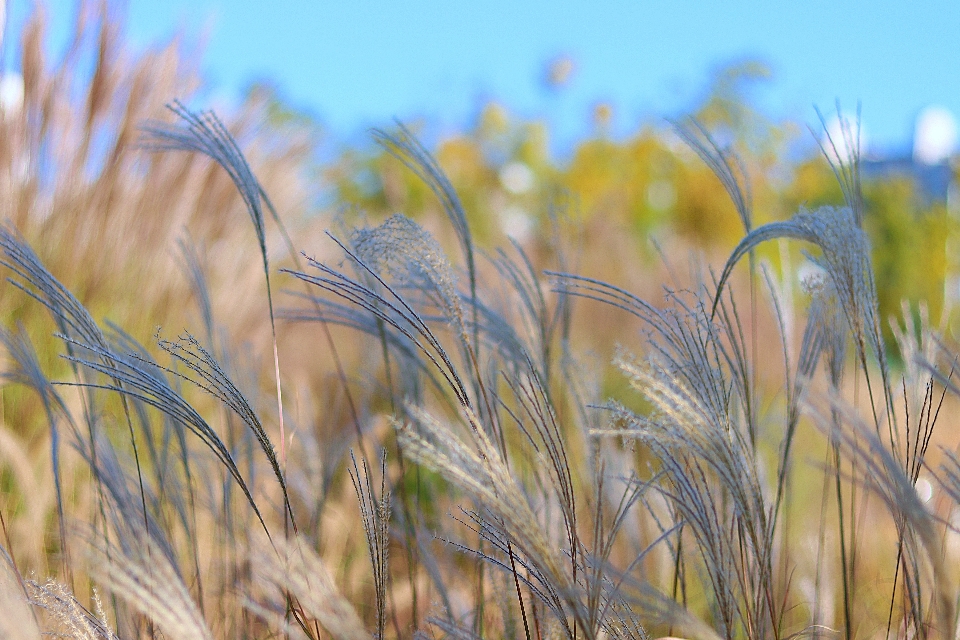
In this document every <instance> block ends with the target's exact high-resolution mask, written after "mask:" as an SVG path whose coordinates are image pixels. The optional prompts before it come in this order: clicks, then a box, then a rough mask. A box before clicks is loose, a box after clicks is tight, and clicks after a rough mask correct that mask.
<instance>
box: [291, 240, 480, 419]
mask: <svg viewBox="0 0 960 640" xmlns="http://www.w3.org/2000/svg"><path fill="white" fill-rule="evenodd" d="M404 226H406V223H404ZM331 237H332V236H331ZM334 242H336V243H337V244H338V245H339V246H340V248H341V249H343V251H344V253H345V254H346V255H347V257H348V258H349V259H350V260H351V262H352V263H353V264H354V265H355V266H356V268H357V270H358V271H359V272H360V276H359V277H357V278H351V277H350V276H348V275H347V274H345V273H343V272H342V271H338V270H337V269H333V268H331V267H328V266H326V265H325V264H323V263H321V262H318V261H316V260H313V259H311V258H308V261H309V263H310V265H311V266H312V267H313V268H314V269H316V270H317V271H318V272H319V275H314V274H313V273H305V272H300V271H288V273H290V274H291V275H293V276H295V277H297V278H299V279H301V280H303V281H305V282H307V283H308V284H311V285H313V286H316V287H317V288H319V289H320V290H322V291H326V292H328V293H331V294H333V295H335V296H337V297H339V298H341V299H342V300H344V301H345V302H346V303H347V304H348V305H350V306H352V307H354V308H359V309H360V310H362V311H364V312H366V313H368V314H369V315H370V316H372V317H373V318H375V319H377V320H378V321H380V322H382V323H383V324H384V325H385V326H386V327H387V328H389V330H390V331H392V332H396V333H397V334H398V335H399V336H401V337H402V340H403V341H409V344H411V345H413V348H414V349H416V351H417V352H419V354H420V355H421V356H422V357H423V358H425V359H426V361H427V362H429V363H430V366H431V367H432V368H434V370H435V371H436V372H437V374H438V375H439V376H440V379H442V380H443V384H444V386H445V387H446V388H447V389H449V390H450V391H452V392H453V394H454V395H455V397H456V401H457V404H459V405H460V406H463V407H469V406H472V404H473V401H472V400H471V395H470V392H469V391H468V389H467V387H466V385H465V384H464V382H463V379H462V378H461V376H460V374H459V372H458V369H457V367H456V366H455V365H454V363H453V360H452V359H451V358H450V356H449V354H448V352H447V350H446V349H445V348H444V346H443V343H442V341H441V340H440V338H439V337H438V336H437V334H436V333H435V332H434V331H433V329H431V327H430V325H429V324H428V320H430V318H429V317H426V318H425V317H424V316H423V315H422V314H421V313H420V312H419V311H418V310H417V309H416V308H415V306H414V304H415V303H413V302H411V301H408V300H407V297H406V296H405V295H403V292H402V287H403V286H404V284H405V283H403V282H400V283H398V285H397V287H394V286H391V284H390V283H388V282H387V280H386V279H385V276H383V275H381V274H380V273H379V272H378V271H377V269H376V268H375V267H374V266H370V265H367V264H366V263H365V262H364V261H363V260H362V259H361V258H360V256H359V255H357V253H356V252H354V251H352V250H351V249H350V248H348V247H347V246H346V245H345V244H343V243H342V242H340V241H338V240H336V239H335V238H334ZM430 260H431V261H432V262H429V263H428V262H421V263H420V264H417V265H414V266H412V267H411V268H412V269H413V273H418V272H422V271H426V272H427V274H428V275H427V277H429V280H428V284H429V286H431V288H433V286H434V285H439V286H441V287H443V289H441V292H436V293H437V295H439V296H440V301H441V303H446V302H450V303H453V302H454V300H452V299H450V298H447V297H446V296H445V294H444V293H442V291H448V289H447V286H448V285H447V283H448V282H450V281H451V278H452V276H451V275H450V273H449V269H450V267H449V265H448V264H446V263H445V261H444V262H437V261H436V260H435V259H434V258H430ZM431 266H433V267H440V271H438V272H434V271H432V270H431ZM370 278H372V280H373V282H372V283H369V284H368V282H369V279H370ZM450 309H451V310H453V311H454V318H450V319H448V321H449V322H456V319H455V318H456V317H457V316H458V315H459V317H460V318H461V319H462V315H460V314H459V312H457V311H456V309H457V307H450ZM348 314H349V312H344V313H343V314H342V315H343V316H344V317H350V315H348ZM461 335H462V334H461Z"/></svg>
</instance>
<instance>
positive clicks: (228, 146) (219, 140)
mask: <svg viewBox="0 0 960 640" xmlns="http://www.w3.org/2000/svg"><path fill="white" fill-rule="evenodd" d="M169 108H170V110H171V111H172V112H173V113H174V115H176V116H177V117H178V118H179V123H178V124H168V123H163V122H151V123H148V124H147V125H145V126H144V127H143V132H144V143H145V145H146V146H147V147H148V148H150V149H154V150H158V151H189V152H193V153H200V154H203V155H205V156H207V157H208V158H210V159H211V160H213V161H214V162H216V163H217V164H219V165H220V166H221V167H223V168H224V170H225V171H226V172H227V174H229V176H230V179H231V180H232V181H233V183H234V185H235V186H236V188H237V191H238V192H239V193H240V196H241V197H242V198H243V201H244V203H245V204H246V206H247V213H248V214H249V215H250V221H251V222H252V223H253V229H254V231H255V232H256V235H257V242H258V243H259V246H260V257H261V259H262V260H263V276H264V279H265V280H266V284H267V308H268V310H269V313H270V331H271V334H272V337H273V364H274V374H275V383H276V387H277V416H278V420H279V423H280V460H281V461H284V460H286V452H285V449H284V446H285V445H284V443H285V441H286V434H285V432H284V424H283V394H282V392H281V385H280V355H279V352H278V350H277V327H276V317H275V314H274V310H273V291H272V288H271V286H270V264H269V259H268V257H267V241H266V227H265V224H264V215H263V210H264V206H266V208H267V209H268V210H269V211H270V213H271V214H272V216H273V218H274V221H275V222H276V223H277V224H278V226H280V227H281V228H282V224H281V223H280V217H279V215H278V214H277V212H276V210H275V209H274V208H273V205H272V204H271V203H270V200H269V199H268V198H267V194H266V192H265V191H264V190H263V187H262V186H261V185H260V182H259V181H258V180H257V178H256V176H255V175H254V174H253V170H252V169H251V168H250V165H249V163H248V162H247V159H246V158H245V157H244V155H243V152H242V151H241V150H240V147H239V146H238V145H237V142H236V140H234V139H233V136H232V135H230V132H229V131H228V130H227V127H226V126H225V125H224V124H223V122H222V121H221V120H220V119H219V118H218V117H217V115H216V114H215V113H213V112H207V113H194V112H192V111H190V110H189V109H187V108H186V107H185V106H184V105H183V104H181V103H180V102H177V101H175V102H174V103H173V104H172V105H170V107H169ZM285 233H286V231H284V234H285Z"/></svg>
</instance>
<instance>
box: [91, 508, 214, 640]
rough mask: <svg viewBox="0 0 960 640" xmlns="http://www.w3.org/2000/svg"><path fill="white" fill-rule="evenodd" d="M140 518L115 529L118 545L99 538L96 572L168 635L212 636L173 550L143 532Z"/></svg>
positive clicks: (182, 639)
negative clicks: (191, 595)
mask: <svg viewBox="0 0 960 640" xmlns="http://www.w3.org/2000/svg"><path fill="white" fill-rule="evenodd" d="M135 522H136V520H134V521H133V522H127V523H126V524H127V526H119V527H115V531H116V533H117V535H118V537H119V542H118V543H111V542H108V541H106V540H104V539H103V538H99V539H96V540H95V541H94V542H93V543H92V544H91V558H90V560H91V562H90V572H91V575H92V576H93V578H94V579H96V580H98V581H99V582H101V583H102V584H104V585H105V586H106V587H107V588H109V589H110V590H111V591H112V592H113V593H114V594H115V595H117V596H119V597H120V598H122V599H123V600H125V601H126V602H127V603H128V604H129V605H130V606H131V607H133V608H134V609H136V610H137V611H139V612H140V613H141V614H143V615H144V616H146V617H147V619H149V620H151V621H152V622H154V623H155V624H156V625H157V626H158V627H159V628H160V630H161V631H162V632H163V633H164V635H165V636H166V637H168V638H172V639H175V640H198V639H199V640H212V638H213V635H212V634H211V632H210V629H209V627H208V626H207V623H206V621H205V620H204V619H203V616H202V615H201V613H200V610H199V609H198V607H197V605H196V603H194V601H193V599H192V598H191V597H190V592H189V590H188V589H187V586H186V585H185V584H184V582H183V578H182V577H181V575H180V572H179V570H178V569H177V567H176V565H175V563H174V560H173V559H172V558H170V557H169V556H168V553H169V551H168V550H167V549H164V548H163V546H161V545H160V544H158V542H157V541H156V538H155V536H154V535H150V534H147V533H146V532H144V531H138V530H137V529H138V527H136V525H135Z"/></svg>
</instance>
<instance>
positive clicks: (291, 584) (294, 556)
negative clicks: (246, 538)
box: [250, 537, 372, 640]
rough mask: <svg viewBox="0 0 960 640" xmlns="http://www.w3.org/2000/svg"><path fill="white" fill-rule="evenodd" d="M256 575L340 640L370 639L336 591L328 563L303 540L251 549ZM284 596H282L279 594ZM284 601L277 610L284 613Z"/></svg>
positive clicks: (258, 546)
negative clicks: (294, 600) (293, 600)
mask: <svg viewBox="0 0 960 640" xmlns="http://www.w3.org/2000/svg"><path fill="white" fill-rule="evenodd" d="M250 554H251V562H252V563H253V566H254V573H255V575H258V576H259V577H261V578H262V579H263V580H265V581H266V582H267V583H269V584H272V585H274V586H275V587H277V589H278V590H279V591H280V592H281V593H289V594H290V595H291V596H293V597H294V598H295V599H296V600H297V602H298V604H299V606H300V607H301V609H302V611H303V613H304V614H305V615H306V616H307V617H308V620H307V621H306V622H307V623H308V624H309V623H310V620H309V619H312V620H315V621H316V622H317V623H319V624H320V626H321V627H323V629H324V630H325V631H326V632H327V633H328V634H330V637H332V638H336V639H337V640H371V638H372V636H371V634H370V633H369V632H367V631H366V629H364V626H363V623H362V622H361V620H360V616H358V615H357V612H356V610H355V609H354V608H353V605H352V604H350V602H349V601H348V600H347V599H346V597H344V595H343V594H342V593H341V592H340V590H339V589H338V588H337V586H336V584H335V583H334V581H333V578H332V576H331V575H330V572H329V570H328V569H327V567H326V564H325V563H324V562H323V560H321V559H320V557H319V556H318V555H317V554H316V552H315V551H314V550H313V548H312V547H311V545H310V543H309V542H308V541H307V540H305V539H304V538H302V537H296V538H292V539H290V540H287V539H278V540H275V541H274V547H270V546H269V545H266V544H259V545H254V546H252V547H251V549H250ZM276 595H277V596H278V597H281V598H282V596H280V594H276ZM284 606H285V605H284V604H282V602H280V601H278V602H276V607H275V608H277V609H278V610H279V611H280V612H281V614H282V611H283V607H284Z"/></svg>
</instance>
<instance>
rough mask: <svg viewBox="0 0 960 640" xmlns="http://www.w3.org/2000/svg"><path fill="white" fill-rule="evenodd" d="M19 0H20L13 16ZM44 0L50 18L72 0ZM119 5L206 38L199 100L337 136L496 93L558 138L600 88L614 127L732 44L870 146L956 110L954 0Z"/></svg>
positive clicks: (474, 104)
mask: <svg viewBox="0 0 960 640" xmlns="http://www.w3.org/2000/svg"><path fill="white" fill-rule="evenodd" d="M17 5H20V7H19V8H18V7H17ZM27 6H29V3H27V2H24V1H22V0H15V1H14V14H16V13H18V12H19V13H21V14H22V13H23V11H24V8H23V7H27ZM49 6H50V7H51V14H52V17H53V21H54V25H55V32H56V30H57V29H58V28H63V27H61V25H67V24H69V22H70V20H71V17H70V15H71V13H72V10H73V9H72V7H73V2H70V1H65V0H54V1H53V2H51V3H50V5H49ZM125 13H126V23H127V34H128V36H129V38H130V39H131V40H132V41H133V42H134V43H135V45H136V46H139V47H145V46H148V45H149V44H151V43H152V42H156V41H157V40H158V39H161V38H166V37H169V36H170V35H172V34H173V33H175V32H177V31H178V30H185V31H186V32H187V34H188V35H189V36H191V37H192V38H195V39H200V38H203V39H204V40H205V42H206V47H205V53H204V56H203V59H202V62H201V69H202V72H203V74H204V77H205V79H206V80H207V82H208V83H209V90H210V92H209V94H208V97H209V99H210V100H211V101H216V100H224V99H234V98H236V97H237V96H238V95H240V92H241V91H242V90H243V88H244V87H246V86H248V85H249V83H250V82H251V81H253V80H257V79H269V80H271V81H272V82H273V83H274V84H275V85H276V86H277V87H278V88H279V90H280V93H281V95H283V96H284V97H285V98H286V99H287V100H288V101H289V102H290V103H291V104H292V105H294V106H295V107H297V108H298V109H301V110H304V111H307V112H309V113H311V114H313V115H315V116H317V117H318V118H319V119H320V120H321V122H323V123H324V124H325V125H326V126H327V127H328V129H329V130H330V131H331V132H332V133H333V134H334V135H335V137H338V138H341V139H349V138H352V137H354V136H356V135H359V134H362V132H363V131H365V130H366V129H367V128H368V127H370V126H377V125H384V124H388V123H389V122H390V121H391V120H392V119H393V118H400V119H402V120H411V119H415V118H425V119H426V120H427V121H428V122H430V123H433V124H434V125H435V126H436V127H438V128H440V129H451V128H457V127H462V126H464V125H465V124H466V123H469V122H470V120H471V118H472V117H473V116H475V114H476V113H477V109H478V105H479V104H481V103H482V102H484V101H486V100H490V99H495V100H497V101H498V102H501V103H502V104H504V105H505V106H507V107H508V109H510V110H511V111H513V112H514V113H516V114H518V115H521V116H523V117H541V118H548V119H549V120H550V121H551V123H552V125H553V128H554V130H555V132H556V138H557V140H558V141H559V142H558V143H557V144H559V145H561V147H562V146H564V145H569V143H570V142H572V141H574V140H576V139H577V137H578V136H581V135H583V134H585V133H586V132H588V131H589V130H590V113H591V109H592V106H593V105H595V104H596V103H597V102H599V101H605V102H609V103H610V104H611V105H612V106H613V108H614V114H615V116H614V130H615V131H620V132H623V131H629V130H631V129H633V128H635V127H636V126H637V124H638V123H639V122H641V121H643V120H650V119H656V118H660V117H663V116H676V115H679V114H682V113H683V112H684V111H686V110H688V109H690V108H692V107H693V106H694V105H696V104H697V102H698V101H699V100H700V99H701V98H702V97H703V95H704V93H705V91H706V89H707V86H708V83H709V79H710V78H711V74H712V73H713V72H714V70H715V69H717V68H718V67H719V66H721V65H724V64H726V63H729V62H731V61H734V60H739V59H744V58H753V59H758V60H762V61H764V62H766V63H767V64H768V65H769V66H770V68H771V70H772V72H773V77H772V79H771V80H770V81H769V82H767V83H765V84H763V85H761V86H758V87H757V89H756V90H755V91H754V97H755V99H756V101H757V104H759V105H760V106H761V108H762V109H763V110H764V111H765V112H766V113H767V114H768V115H770V116H771V117H774V118H776V119H783V118H789V119H792V120H796V121H800V122H804V123H813V122H815V121H816V116H815V114H814V111H813V106H814V105H817V106H819V107H820V108H821V109H823V110H825V111H827V110H831V109H832V108H833V106H834V104H835V101H836V100H838V99H839V100H840V101H841V103H842V104H843V105H844V106H845V108H848V109H850V110H851V111H852V110H853V109H855V107H856V104H857V102H858V101H859V102H860V103H862V106H863V119H864V124H865V127H866V131H867V133H868V136H869V137H868V141H869V144H870V145H871V146H872V147H874V148H883V149H896V148H906V147H907V145H908V142H909V139H910V136H911V132H912V127H913V119H914V117H915V115H916V113H917V111H918V110H919V109H921V108H922V107H924V106H927V105H929V104H941V105H943V106H945V107H947V108H948V109H950V110H951V111H952V112H953V113H954V114H955V115H960V2H956V1H955V0H954V1H953V2H947V1H945V0H938V1H931V2H883V1H873V2H843V1H838V0H834V1H832V2H820V1H806V2H782V3H774V2H737V1H733V0H727V1H714V0H700V1H693V0H673V1H670V2H659V3H652V2H643V1H639V0H638V1H634V2H627V1H616V2H615V1H612V0H593V1H591V2H580V1H576V2H544V1H540V0H536V1H529V2H521V1H519V0H515V1H512V2H511V1H508V0H504V1H500V0H494V1H488V2H477V1H473V2H463V1H459V0H447V1H446V2H440V1H427V0H406V1H404V2H397V1H393V2H387V1H385V0H384V1H380V2H373V1H369V0H352V1H349V2H344V1H342V0H340V1H337V2H330V1H327V0H317V1H315V2H305V1H304V2H294V1H292V0H289V1H283V0H278V1H276V2H270V3H268V2H263V1H259V2H257V1H254V0H166V1H162V2H161V1H156V0H151V1H146V0H127V2H126V9H125ZM562 54H565V55H569V56H571V57H572V59H573V60H574V61H575V64H576V70H575V72H574V75H573V76H572V80H571V82H570V84H569V86H567V87H566V88H565V89H564V90H563V91H561V92H550V91H548V90H546V89H545V87H544V85H543V83H542V80H541V78H542V76H543V69H544V66H545V63H546V62H547V61H548V60H549V59H551V58H553V57H555V56H557V55H562Z"/></svg>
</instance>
